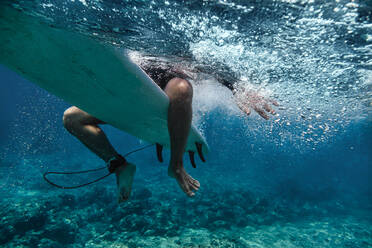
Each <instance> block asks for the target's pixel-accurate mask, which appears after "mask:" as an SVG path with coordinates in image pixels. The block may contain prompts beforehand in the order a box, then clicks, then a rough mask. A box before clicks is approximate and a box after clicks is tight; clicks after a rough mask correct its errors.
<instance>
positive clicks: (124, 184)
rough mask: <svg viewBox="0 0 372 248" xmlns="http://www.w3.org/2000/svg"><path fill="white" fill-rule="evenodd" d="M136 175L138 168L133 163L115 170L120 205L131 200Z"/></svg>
mask: <svg viewBox="0 0 372 248" xmlns="http://www.w3.org/2000/svg"><path fill="white" fill-rule="evenodd" d="M135 173H136V166H135V165H134V164H131V163H126V164H125V165H122V166H119V167H118V168H117V169H116V170H115V174H116V184H117V185H118V201H119V203H121V202H123V201H126V200H128V199H129V196H130V192H131V191H132V184H133V178H134V174H135Z"/></svg>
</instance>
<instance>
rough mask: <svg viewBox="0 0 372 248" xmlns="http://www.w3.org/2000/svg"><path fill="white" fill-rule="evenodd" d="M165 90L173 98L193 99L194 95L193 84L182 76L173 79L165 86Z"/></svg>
mask: <svg viewBox="0 0 372 248" xmlns="http://www.w3.org/2000/svg"><path fill="white" fill-rule="evenodd" d="M165 92H166V93H167V95H168V97H169V98H170V99H171V100H172V99H181V100H191V99H192V95H193V89H192V86H191V84H190V83H189V82H188V81H187V80H185V79H182V78H173V79H171V80H170V81H169V82H168V84H167V86H166V88H165Z"/></svg>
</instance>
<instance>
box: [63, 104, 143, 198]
mask: <svg viewBox="0 0 372 248" xmlns="http://www.w3.org/2000/svg"><path fill="white" fill-rule="evenodd" d="M99 124H104V122H103V121H101V120H99V119H97V118H95V117H94V116H92V115H90V114H88V113H87V112H84V111H83V110H81V109H79V108H77V107H71V108H68V109H67V110H66V111H65V113H64V114H63V125H64V126H65V128H66V129H67V130H68V131H69V132H70V133H71V134H72V135H74V136H75V137H76V138H78V139H79V140H80V141H81V142H82V143H83V144H84V145H85V146H86V147H88V148H89V149H90V150H91V151H92V152H93V153H95V154H96V155H97V156H99V157H100V158H102V159H103V160H104V161H105V162H106V163H107V162H109V161H110V160H111V159H115V158H118V155H119V154H118V153H117V152H116V150H115V149H114V147H112V145H111V143H110V142H109V140H108V139H107V137H106V135H105V133H104V132H103V131H102V129H101V128H100V127H99V126H98V125H99ZM135 171H136V167H135V165H133V164H130V163H127V164H125V165H124V164H123V165H122V166H119V167H118V168H117V169H116V170H115V174H116V182H117V185H118V192H119V202H121V201H124V200H127V199H128V198H129V196H130V192H131V189H132V183H133V177H134V173H135Z"/></svg>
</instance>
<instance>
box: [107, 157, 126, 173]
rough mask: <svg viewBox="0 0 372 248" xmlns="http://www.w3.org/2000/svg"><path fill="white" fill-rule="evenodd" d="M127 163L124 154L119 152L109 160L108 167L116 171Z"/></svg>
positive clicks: (112, 171) (111, 170)
mask: <svg viewBox="0 0 372 248" xmlns="http://www.w3.org/2000/svg"><path fill="white" fill-rule="evenodd" d="M126 164H127V160H126V159H125V158H124V157H123V156H121V155H120V154H118V155H117V156H115V157H113V158H111V159H110V160H109V161H108V162H107V168H108V170H109V172H110V173H114V172H115V171H116V169H117V168H119V167H122V166H125V165H126Z"/></svg>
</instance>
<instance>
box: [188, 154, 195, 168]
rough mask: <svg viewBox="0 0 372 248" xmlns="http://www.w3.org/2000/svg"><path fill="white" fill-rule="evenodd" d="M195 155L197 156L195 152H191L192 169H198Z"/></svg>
mask: <svg viewBox="0 0 372 248" xmlns="http://www.w3.org/2000/svg"><path fill="white" fill-rule="evenodd" d="M194 155H195V152H193V151H189V157H190V162H191V165H192V167H194V168H196V164H195V158H194Z"/></svg>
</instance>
